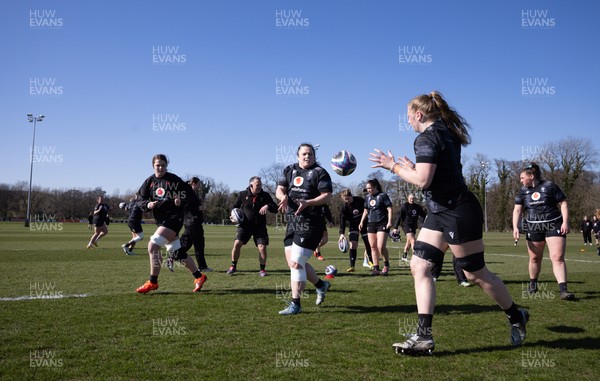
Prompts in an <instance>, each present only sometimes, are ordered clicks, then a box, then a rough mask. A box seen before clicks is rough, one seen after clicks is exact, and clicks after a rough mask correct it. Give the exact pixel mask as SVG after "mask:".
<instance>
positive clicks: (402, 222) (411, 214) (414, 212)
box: [393, 193, 427, 262]
mask: <svg viewBox="0 0 600 381" xmlns="http://www.w3.org/2000/svg"><path fill="white" fill-rule="evenodd" d="M419 217H422V218H423V219H425V217H427V212H426V211H425V209H423V207H422V206H421V205H419V204H415V195H414V194H412V193H411V194H409V195H408V197H407V201H406V202H405V203H404V204H403V205H402V207H401V208H400V215H399V216H398V218H397V219H396V223H395V224H394V230H393V233H394V234H396V233H397V232H398V226H402V230H403V231H404V235H405V236H406V244H405V245H404V253H403V254H402V260H403V261H405V262H408V250H409V249H411V250H412V251H413V252H414V251H415V234H417V228H418V227H419Z"/></svg>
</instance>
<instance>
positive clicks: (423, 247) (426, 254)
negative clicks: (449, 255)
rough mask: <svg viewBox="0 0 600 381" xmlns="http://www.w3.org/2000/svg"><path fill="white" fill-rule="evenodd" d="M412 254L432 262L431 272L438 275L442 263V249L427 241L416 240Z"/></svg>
mask: <svg viewBox="0 0 600 381" xmlns="http://www.w3.org/2000/svg"><path fill="white" fill-rule="evenodd" d="M413 255H416V256H417V257H419V258H421V259H424V260H426V261H429V262H431V263H432V264H433V267H432V269H431V273H432V274H437V275H439V273H440V270H441V269H442V265H443V263H444V252H443V251H441V250H440V249H438V248H437V247H435V246H433V245H430V244H428V243H425V242H422V241H417V242H415V247H414V248H413Z"/></svg>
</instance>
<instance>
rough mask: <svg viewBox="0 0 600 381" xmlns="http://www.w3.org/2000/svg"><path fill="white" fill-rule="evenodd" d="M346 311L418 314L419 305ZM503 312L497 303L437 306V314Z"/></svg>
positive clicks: (357, 308) (374, 307)
mask: <svg viewBox="0 0 600 381" xmlns="http://www.w3.org/2000/svg"><path fill="white" fill-rule="evenodd" d="M345 308H346V311H340V312H341V313H359V314H364V313H380V312H385V313H387V312H391V313H397V312H403V313H411V314H416V312H417V307H416V306H415V305H414V304H409V305H404V306H399V305H393V306H370V307H365V306H346V307H345ZM499 311H500V312H501V310H500V309H499V308H498V306H496V305H488V306H483V305H478V304H463V305H448V304H438V305H436V306H435V314H436V315H447V314H450V313H451V314H474V313H487V312H499Z"/></svg>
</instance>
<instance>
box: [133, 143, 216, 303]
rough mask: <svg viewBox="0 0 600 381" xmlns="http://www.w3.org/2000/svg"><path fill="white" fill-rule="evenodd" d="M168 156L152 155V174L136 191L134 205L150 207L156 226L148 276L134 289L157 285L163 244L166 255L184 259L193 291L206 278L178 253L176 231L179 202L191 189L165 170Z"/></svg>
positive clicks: (180, 220)
mask: <svg viewBox="0 0 600 381" xmlns="http://www.w3.org/2000/svg"><path fill="white" fill-rule="evenodd" d="M167 165H168V160H167V157H166V156H165V155H163V154H157V155H154V157H153V158H152V167H153V168H154V174H153V175H152V176H150V177H148V178H147V179H146V181H144V183H143V184H142V186H141V187H140V190H139V191H138V194H139V196H140V200H139V201H138V205H139V206H140V208H142V210H143V211H149V210H151V211H152V213H153V214H154V219H155V220H156V225H158V228H157V229H156V231H155V232H154V234H153V235H152V236H151V237H150V242H148V255H149V257H150V278H149V280H148V281H147V282H146V283H144V285H142V286H141V287H138V288H137V290H136V291H137V292H139V293H140V294H145V293H147V292H150V291H152V290H156V289H157V288H158V275H159V274H160V267H161V264H162V254H161V252H160V249H161V248H162V247H165V248H166V249H167V251H168V252H169V255H171V256H173V257H175V258H176V259H180V260H185V266H186V267H187V268H188V270H190V272H191V273H192V275H193V276H194V278H195V281H194V290H193V292H198V291H200V290H201V289H202V285H203V284H204V282H206V279H207V278H206V275H204V274H202V273H201V272H200V271H199V270H198V267H196V263H195V262H194V260H193V259H192V258H190V257H189V256H188V255H187V254H182V255H181V256H179V254H178V253H177V251H178V249H179V248H180V247H181V243H180V242H179V236H178V234H179V231H180V230H181V228H182V226H183V206H185V204H186V203H187V202H188V201H189V200H190V198H191V197H190V195H191V193H192V192H193V190H192V188H191V187H190V185H189V184H188V183H186V182H185V181H183V180H182V179H181V178H179V176H177V175H175V174H173V173H170V172H167Z"/></svg>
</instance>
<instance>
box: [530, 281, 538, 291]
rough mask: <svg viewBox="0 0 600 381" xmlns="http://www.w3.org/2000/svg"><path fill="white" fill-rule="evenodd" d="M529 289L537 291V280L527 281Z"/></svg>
mask: <svg viewBox="0 0 600 381" xmlns="http://www.w3.org/2000/svg"><path fill="white" fill-rule="evenodd" d="M529 288H530V289H532V290H537V279H529Z"/></svg>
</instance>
